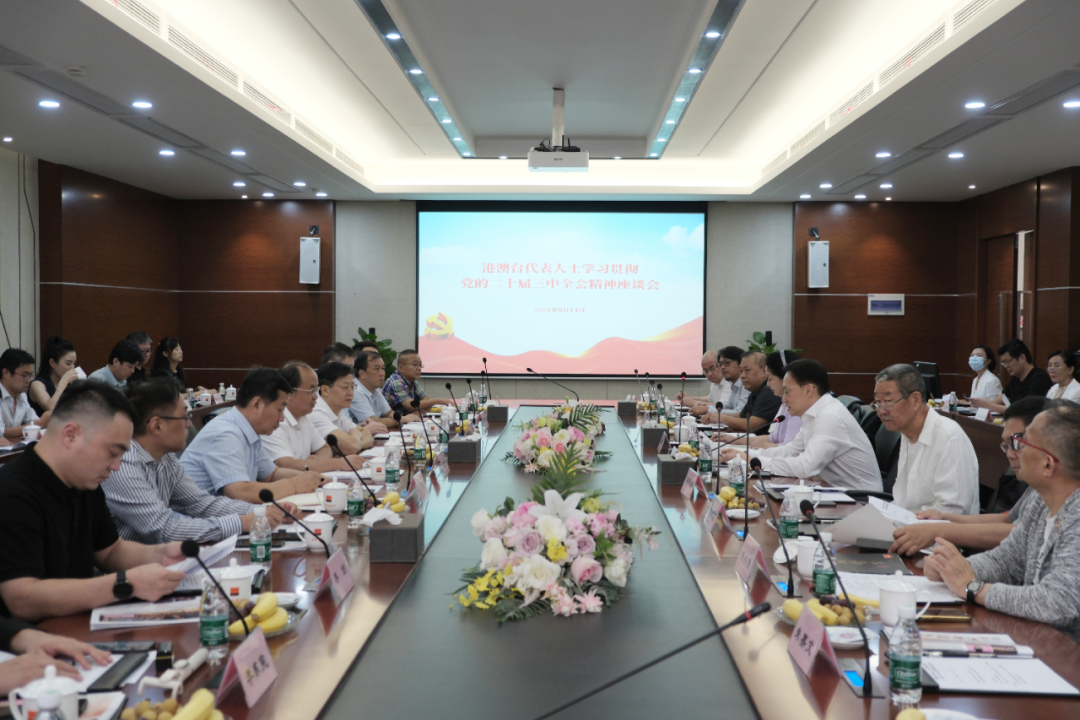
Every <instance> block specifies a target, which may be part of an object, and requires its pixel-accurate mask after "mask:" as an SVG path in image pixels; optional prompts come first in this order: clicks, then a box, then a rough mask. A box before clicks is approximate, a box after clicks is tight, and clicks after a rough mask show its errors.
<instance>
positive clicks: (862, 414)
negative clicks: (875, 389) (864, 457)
mask: <svg viewBox="0 0 1080 720" xmlns="http://www.w3.org/2000/svg"><path fill="white" fill-rule="evenodd" d="M850 410H851V415H852V417H854V418H855V421H856V422H857V423H859V427H861V428H862V431H863V432H864V433H866V438H867V439H868V440H869V441H870V446H871V447H873V446H874V439H875V438H876V437H877V431H878V428H879V427H881V418H879V417H878V414H877V413H876V412H875V411H874V408H872V407H870V406H869V405H852V406H851V408H850Z"/></svg>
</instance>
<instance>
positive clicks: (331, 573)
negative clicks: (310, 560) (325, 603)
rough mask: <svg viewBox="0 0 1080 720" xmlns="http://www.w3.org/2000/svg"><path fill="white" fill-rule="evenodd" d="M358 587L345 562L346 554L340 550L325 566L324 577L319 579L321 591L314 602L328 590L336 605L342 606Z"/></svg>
mask: <svg viewBox="0 0 1080 720" xmlns="http://www.w3.org/2000/svg"><path fill="white" fill-rule="evenodd" d="M355 586H356V581H355V580H353V576H352V573H351V572H349V565H348V563H346V562H345V553H344V552H342V551H341V548H338V550H337V552H335V553H334V554H333V555H331V556H330V559H329V560H327V561H326V564H325V565H323V571H322V577H321V578H319V589H318V591H317V592H316V593H315V597H314V598H313V600H318V599H319V598H320V597H322V596H323V595H324V594H325V593H326V591H327V590H329V591H330V594H331V596H332V597H333V598H334V604H335V605H340V604H341V601H342V600H344V599H345V596H346V595H348V594H349V593H351V592H352V590H353V588H354V587H355Z"/></svg>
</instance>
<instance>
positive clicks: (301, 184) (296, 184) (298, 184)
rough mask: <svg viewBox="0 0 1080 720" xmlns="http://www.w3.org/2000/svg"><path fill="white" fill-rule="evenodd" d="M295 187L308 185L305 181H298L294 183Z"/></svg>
mask: <svg viewBox="0 0 1080 720" xmlns="http://www.w3.org/2000/svg"><path fill="white" fill-rule="evenodd" d="M293 187H307V183H306V182H304V181H303V180H297V181H296V182H294V183H293Z"/></svg>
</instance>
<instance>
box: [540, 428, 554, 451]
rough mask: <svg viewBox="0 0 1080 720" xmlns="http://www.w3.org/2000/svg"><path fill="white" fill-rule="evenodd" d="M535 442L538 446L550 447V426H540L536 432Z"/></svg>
mask: <svg viewBox="0 0 1080 720" xmlns="http://www.w3.org/2000/svg"><path fill="white" fill-rule="evenodd" d="M536 444H537V445H539V446H540V447H545V448H546V447H551V428H540V429H539V430H538V431H537V432H536Z"/></svg>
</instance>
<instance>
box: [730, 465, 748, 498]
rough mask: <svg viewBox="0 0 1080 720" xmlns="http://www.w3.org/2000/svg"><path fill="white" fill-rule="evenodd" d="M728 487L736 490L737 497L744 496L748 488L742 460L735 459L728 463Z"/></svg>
mask: <svg viewBox="0 0 1080 720" xmlns="http://www.w3.org/2000/svg"><path fill="white" fill-rule="evenodd" d="M728 485H730V486H731V487H732V488H734V489H735V494H736V495H742V494H743V490H744V489H745V488H746V475H745V474H744V473H743V461H742V458H735V459H734V460H732V461H731V462H729V463H728Z"/></svg>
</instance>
